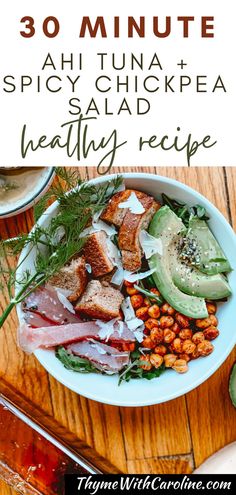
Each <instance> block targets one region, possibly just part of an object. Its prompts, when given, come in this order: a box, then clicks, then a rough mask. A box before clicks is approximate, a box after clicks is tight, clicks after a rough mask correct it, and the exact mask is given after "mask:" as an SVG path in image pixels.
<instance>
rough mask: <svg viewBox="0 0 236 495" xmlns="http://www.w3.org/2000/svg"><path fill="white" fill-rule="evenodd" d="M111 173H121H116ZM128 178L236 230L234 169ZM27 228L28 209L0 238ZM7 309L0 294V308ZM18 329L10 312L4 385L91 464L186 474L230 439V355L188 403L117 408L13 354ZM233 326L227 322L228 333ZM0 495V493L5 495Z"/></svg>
mask: <svg viewBox="0 0 236 495" xmlns="http://www.w3.org/2000/svg"><path fill="white" fill-rule="evenodd" d="M113 171H114V172H122V171H125V169H124V168H123V169H122V168H119V167H116V168H115V167H114V168H113ZM129 171H142V172H147V173H150V172H152V173H155V174H160V175H165V176H168V177H171V178H175V179H177V180H180V181H182V182H184V183H185V184H188V185H190V186H192V187H193V188H195V189H196V190H198V191H199V192H201V193H202V194H204V195H205V196H206V197H207V198H208V199H209V200H210V201H212V202H213V203H214V204H215V205H216V206H217V208H219V210H220V211H221V212H222V213H223V215H224V216H225V217H226V218H227V220H229V222H231V224H232V226H233V227H234V228H235V229H236V169H235V168H222V167H221V168H220V167H219V168H216V167H214V168H205V167H204V168H165V167H155V168H154V167H150V168H149V167H145V168H142V169H141V168H135V167H133V168H131V169H130V168H129ZM81 175H82V177H86V178H88V179H89V178H91V177H94V176H96V175H97V173H96V169H95V168H92V167H91V168H81ZM32 223H33V215H32V211H31V210H29V211H28V212H26V213H23V214H21V215H18V216H16V217H14V218H11V219H8V220H6V221H3V220H2V221H0V235H1V236H2V237H13V236H15V235H17V233H18V232H22V231H28V230H29V229H30V228H31V226H32ZM5 305H6V298H5V296H4V295H3V294H2V295H1V297H0V308H1V309H3V308H4V306H5ZM16 327H17V318H16V314H15V312H13V313H12V314H11V316H10V318H9V319H8V321H7V322H6V324H5V325H4V328H3V329H1V330H0V346H1V347H0V348H1V353H0V376H1V384H2V386H4V387H5V389H8V390H11V391H12V393H13V395H14V394H15V396H17V395H18V396H19V397H21V398H22V400H23V401H24V404H29V407H30V410H31V412H32V411H33V410H34V408H35V411H37V413H38V411H39V410H40V411H41V414H42V415H45V417H47V418H49V419H51V423H52V424H54V427H55V428H58V429H59V430H60V431H63V435H67V436H68V438H71V439H73V441H74V442H76V439H77V440H78V439H79V440H81V441H82V442H83V444H81V445H87V446H90V447H92V449H93V450H92V452H94V456H95V458H96V457H98V456H99V455H100V456H103V457H105V458H106V459H107V460H108V461H110V463H111V464H112V465H113V467H111V466H110V465H109V467H108V468H107V469H108V470H109V469H111V472H115V470H116V469H118V470H121V471H123V472H128V473H146V472H148V473H190V472H191V471H192V470H193V468H194V467H195V466H196V467H197V466H199V464H201V463H202V462H203V461H204V460H205V459H206V458H207V457H208V456H210V455H211V454H212V453H213V452H215V451H216V450H218V449H220V448H221V447H223V446H224V445H226V444H227V443H229V442H232V441H233V440H236V412H235V409H234V408H233V406H232V404H231V402H230V399H229V395H228V378H229V373H230V369H231V367H232V364H233V362H234V361H235V358H236V355H235V351H234V352H232V353H231V355H230V356H229V357H228V359H227V360H226V362H225V363H224V364H223V365H222V366H221V367H220V369H219V370H218V371H217V372H216V373H215V374H214V375H213V376H212V377H211V378H210V379H209V380H207V381H206V382H205V383H204V384H203V385H201V386H199V387H198V388H197V389H195V390H193V391H192V392H190V393H188V394H187V395H186V396H183V397H180V398H179V399H175V400H173V401H170V402H167V403H165V404H160V405H156V406H150V407H144V408H120V407H114V406H108V405H103V404H99V403H97V402H94V401H91V400H88V399H85V398H84V397H81V396H79V395H76V394H75V393H73V392H71V391H70V390H69V389H67V388H65V387H64V386H63V385H61V384H60V383H59V382H57V381H56V380H55V379H54V378H53V377H52V376H50V375H49V374H48V373H47V372H46V371H45V370H44V369H43V368H42V366H41V365H40V364H39V363H38V361H37V360H36V358H35V357H34V356H28V355H26V354H24V353H23V352H22V351H21V350H20V349H19V348H18V346H17V341H16ZM234 327H235V323H234V322H232V332H234V331H235V328H234ZM221 331H222V332H223V331H224V328H223V327H222V325H221ZM157 386H158V384H157ZM71 441H72V440H71ZM78 445H80V444H79V443H78ZM78 448H79V447H78ZM4 490H5V488H3V490H2V491H1V488H0V494H3V493H4V495H5V494H6V493H7V492H6V491H4Z"/></svg>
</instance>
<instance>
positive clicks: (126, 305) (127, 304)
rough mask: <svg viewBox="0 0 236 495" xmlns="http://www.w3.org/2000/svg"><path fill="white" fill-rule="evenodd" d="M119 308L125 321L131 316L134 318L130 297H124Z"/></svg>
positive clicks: (130, 318)
mask: <svg viewBox="0 0 236 495" xmlns="http://www.w3.org/2000/svg"><path fill="white" fill-rule="evenodd" d="M121 309H122V311H123V313H124V317H125V321H126V322H127V321H129V320H132V318H136V316H135V312H134V308H133V306H132V304H131V301H130V297H126V298H125V299H124V301H123V302H122V304H121Z"/></svg>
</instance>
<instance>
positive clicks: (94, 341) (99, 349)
mask: <svg viewBox="0 0 236 495" xmlns="http://www.w3.org/2000/svg"><path fill="white" fill-rule="evenodd" d="M88 340H89V342H92V344H91V347H93V348H94V349H96V350H97V351H98V353H99V354H107V352H106V351H105V349H103V347H102V346H101V345H99V344H98V343H97V342H96V340H93V339H88Z"/></svg>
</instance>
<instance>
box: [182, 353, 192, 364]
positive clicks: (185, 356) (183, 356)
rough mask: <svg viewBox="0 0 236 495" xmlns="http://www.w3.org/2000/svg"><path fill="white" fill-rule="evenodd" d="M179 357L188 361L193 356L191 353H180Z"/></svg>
mask: <svg viewBox="0 0 236 495" xmlns="http://www.w3.org/2000/svg"><path fill="white" fill-rule="evenodd" d="M179 359H184V360H185V361H186V362H187V363H188V362H189V361H190V359H191V356H190V355H189V354H180V355H179Z"/></svg>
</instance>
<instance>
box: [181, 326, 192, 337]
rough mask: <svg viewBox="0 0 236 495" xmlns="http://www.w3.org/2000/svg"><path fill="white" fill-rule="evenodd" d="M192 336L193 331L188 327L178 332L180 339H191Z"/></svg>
mask: <svg viewBox="0 0 236 495" xmlns="http://www.w3.org/2000/svg"><path fill="white" fill-rule="evenodd" d="M192 336H193V332H192V330H190V328H184V329H183V330H180V332H179V337H180V338H181V339H182V340H189V339H190V340H191V338H192Z"/></svg>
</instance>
